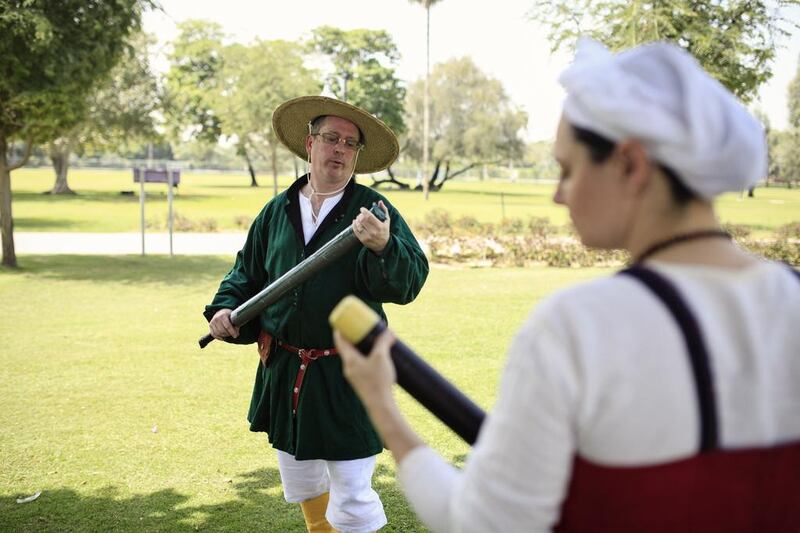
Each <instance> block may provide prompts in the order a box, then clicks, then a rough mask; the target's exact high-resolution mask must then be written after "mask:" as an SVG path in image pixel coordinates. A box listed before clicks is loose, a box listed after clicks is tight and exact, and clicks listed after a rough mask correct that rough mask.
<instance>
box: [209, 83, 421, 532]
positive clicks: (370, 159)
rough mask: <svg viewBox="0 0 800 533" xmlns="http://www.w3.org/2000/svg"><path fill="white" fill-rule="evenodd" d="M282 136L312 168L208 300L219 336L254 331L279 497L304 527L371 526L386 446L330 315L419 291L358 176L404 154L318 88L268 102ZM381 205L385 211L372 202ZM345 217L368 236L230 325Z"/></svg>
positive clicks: (415, 269)
mask: <svg viewBox="0 0 800 533" xmlns="http://www.w3.org/2000/svg"><path fill="white" fill-rule="evenodd" d="M272 122H273V129H274V131H275V133H276V135H277V136H278V138H279V139H280V140H281V142H282V143H283V144H284V145H285V146H286V147H287V148H289V150H291V151H292V152H293V153H295V154H296V155H297V156H298V157H301V158H303V159H306V160H307V161H308V164H309V172H308V173H307V174H306V175H304V176H302V177H300V178H299V179H298V180H296V181H295V182H294V183H293V184H292V185H291V186H290V187H289V188H288V189H287V190H286V191H284V192H282V193H281V194H279V195H278V196H276V197H275V198H273V199H272V200H271V201H269V202H268V203H267V204H266V205H265V206H264V208H263V209H262V210H261V212H260V213H259V214H258V216H257V217H256V219H255V221H254V222H253V225H252V226H251V227H250V231H249V233H248V235H247V241H246V242H245V244H244V247H243V248H242V250H241V251H240V252H239V253H238V254H237V256H236V262H235V264H234V266H233V268H232V269H231V271H230V272H229V273H228V274H227V275H226V276H225V278H224V279H223V280H222V283H221V284H220V287H219V290H218V291H217V294H216V295H215V296H214V300H213V301H212V303H211V304H210V305H208V306H206V309H205V312H204V315H205V317H206V319H208V320H209V327H210V330H211V334H212V335H213V336H214V338H216V339H224V340H226V341H228V342H234V343H240V344H248V343H253V342H258V346H259V355H260V356H261V357H260V361H259V364H258V370H257V372H256V378H255V386H254V389H253V395H252V399H251V402H250V410H249V413H248V420H249V421H250V430H251V431H266V432H267V435H268V436H269V442H270V443H271V444H272V446H273V447H274V448H276V449H277V450H278V452H277V453H278V465H279V469H280V473H281V481H282V484H283V490H284V496H285V498H286V500H287V501H288V502H298V503H300V504H301V507H302V509H303V514H304V516H305V519H306V525H307V527H308V530H309V531H332V529H331V525H332V526H333V527H335V528H336V529H337V530H339V531H342V532H353V533H360V532H365V531H375V530H377V529H380V528H381V527H383V526H384V525H385V524H386V515H385V514H384V512H383V506H382V505H381V502H380V499H379V498H378V495H377V493H376V492H375V491H374V490H373V489H372V473H373V470H374V467H375V458H376V455H377V454H378V453H380V451H381V450H382V449H383V445H382V443H381V441H380V439H379V438H378V436H377V434H376V433H375V430H374V429H373V427H372V424H371V423H370V421H369V419H368V417H367V415H366V412H365V411H364V407H363V406H362V405H361V402H360V401H359V400H358V398H357V397H356V395H355V394H354V392H353V390H352V389H351V388H350V385H349V384H348V383H347V382H346V381H345V379H344V377H343V375H342V365H341V361H340V360H339V357H338V356H337V354H336V350H335V349H334V348H333V339H332V332H331V328H330V326H329V324H328V320H327V317H328V315H329V314H330V312H331V310H332V309H333V307H334V306H335V305H336V304H337V303H338V302H339V301H340V300H341V299H342V298H343V297H344V296H346V295H348V294H355V295H356V296H358V297H360V298H361V299H362V300H364V301H365V302H367V304H368V305H370V306H371V307H372V308H373V309H375V311H377V312H378V313H379V314H380V315H381V316H382V317H383V318H384V319H385V318H386V315H385V314H384V312H383V309H382V305H381V304H382V303H385V302H391V303H396V304H406V303H408V302H410V301H412V300H413V299H414V298H415V297H416V296H417V294H418V293H419V291H420V289H421V288H422V285H423V283H424V282H425V279H426V277H427V275H428V262H427V259H426V258H425V255H424V253H423V252H422V250H421V249H420V247H419V244H418V243H417V241H416V239H415V238H414V235H413V234H412V233H411V230H410V229H409V227H408V226H407V225H406V223H405V221H404V220H403V218H402V217H401V216H400V214H399V213H398V212H397V210H396V209H395V208H394V207H392V205H391V204H390V203H389V202H388V201H387V200H386V199H385V198H384V197H383V196H381V195H380V194H378V193H377V192H375V191H374V190H372V189H370V188H368V187H365V186H363V185H360V184H357V183H356V182H355V176H354V175H355V174H357V173H370V172H377V171H379V170H383V169H384V168H386V167H388V166H389V165H390V164H392V162H393V161H394V160H395V159H396V158H397V154H398V151H399V150H398V144H397V138H396V137H395V135H394V133H393V132H392V131H391V130H390V129H389V128H388V127H387V126H386V125H385V124H384V123H383V122H381V121H380V120H378V119H376V118H375V117H373V116H372V115H370V114H369V113H367V112H365V111H364V110H362V109H360V108H357V107H355V106H352V105H349V104H346V103H344V102H340V101H338V100H334V99H331V98H326V97H321V96H304V97H300V98H295V99H292V100H289V101H288V102H285V103H283V104H281V105H280V106H279V107H278V108H277V109H276V110H275V112H274V113H273V119H272ZM374 202H377V203H378V205H379V206H380V207H381V209H383V211H384V213H385V214H386V220H385V221H383V222H381V221H380V220H379V219H378V218H377V217H375V216H374V215H373V214H372V213H370V212H369V211H368V209H367V208H369V207H370V206H371V205H372V204H373V203H374ZM348 225H352V227H353V231H354V234H355V236H356V237H357V238H358V240H359V241H360V242H361V243H362V244H363V246H359V247H356V248H354V249H352V250H351V251H349V252H348V253H346V254H345V255H344V256H343V257H341V258H339V259H337V260H336V261H334V262H333V263H332V264H330V265H328V266H327V267H325V268H324V269H323V270H322V271H321V272H319V273H317V274H316V275H315V276H314V277H312V278H311V279H310V280H308V281H306V282H305V283H303V284H302V285H300V286H299V287H297V288H295V289H294V290H292V291H291V292H289V293H288V294H287V295H286V296H284V297H283V298H282V299H281V300H280V301H278V302H276V303H275V304H273V305H271V306H269V307H268V308H267V309H265V310H264V311H263V312H262V313H261V315H260V316H259V318H258V320H253V321H251V322H250V323H248V324H245V325H242V326H241V327H235V326H234V325H233V324H232V323H231V320H230V313H231V310H232V309H234V308H236V307H237V306H239V305H240V304H241V303H243V302H245V301H246V300H247V299H249V298H250V297H252V296H253V295H255V294H256V293H258V292H259V291H260V290H261V289H263V288H264V287H265V286H267V285H268V284H269V283H271V282H273V281H274V280H276V279H277V278H279V277H280V276H281V275H282V274H284V273H285V272H286V271H288V270H289V269H291V268H292V267H294V266H295V265H297V264H298V263H300V262H301V261H303V260H304V259H305V258H306V257H308V256H310V255H311V254H313V253H314V252H315V251H316V250H317V249H319V248H320V247H321V246H322V245H324V244H325V243H326V242H328V241H329V240H330V239H332V238H333V237H335V236H336V235H337V234H338V233H340V232H341V231H342V230H343V229H345V228H347V226H348Z"/></svg>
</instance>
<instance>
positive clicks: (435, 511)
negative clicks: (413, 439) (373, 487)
mask: <svg viewBox="0 0 800 533" xmlns="http://www.w3.org/2000/svg"><path fill="white" fill-rule="evenodd" d="M397 477H398V479H399V480H400V484H401V485H402V487H403V491H404V492H405V494H406V499H407V500H408V501H409V503H410V504H411V506H412V507H413V508H414V511H415V512H416V513H417V515H418V516H419V517H420V519H422V521H423V522H424V523H425V525H426V526H428V528H430V530H431V531H434V532H444V531H449V530H450V499H451V495H452V493H453V490H454V489H455V487H456V483H457V482H458V481H459V478H460V472H459V470H458V469H456V468H455V467H453V466H452V465H450V464H449V463H447V462H446V461H445V460H444V459H442V457H441V456H440V455H439V454H438V453H436V452H435V451H434V450H432V449H431V448H429V447H427V446H417V447H416V448H414V449H413V450H411V451H410V452H408V454H407V455H406V456H405V457H404V458H403V460H402V461H401V462H400V464H399V465H398V471H397Z"/></svg>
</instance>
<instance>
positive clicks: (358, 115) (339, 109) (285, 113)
mask: <svg viewBox="0 0 800 533" xmlns="http://www.w3.org/2000/svg"><path fill="white" fill-rule="evenodd" d="M323 115H333V116H336V117H340V118H343V119H345V120H349V121H350V122H352V123H353V124H355V125H356V127H358V129H359V130H361V135H362V139H361V142H363V143H364V148H362V149H361V151H360V152H359V154H358V160H357V161H356V168H355V170H353V173H354V174H367V173H370V172H378V171H379V170H383V169H385V168H386V167H388V166H389V165H391V164H392V163H394V160H395V159H397V155H398V153H399V152H400V145H399V144H398V143H397V137H396V136H395V134H394V132H393V131H392V130H391V129H389V126H387V125H386V124H384V123H383V122H381V121H380V120H378V119H377V118H375V117H374V116H373V115H371V114H369V113H367V112H366V111H364V110H363V109H360V108H358V107H356V106H354V105H351V104H348V103H346V102H342V101H341V100H336V99H335V98H328V97H326V96H301V97H299V98H292V99H291V100H287V101H286V102H284V103H282V104H281V105H279V106H278V108H277V109H275V112H274V113H272V129H273V130H274V131H275V135H277V136H278V139H280V141H281V142H282V143H283V145H284V146H286V148H288V149H289V150H291V151H292V153H294V154H295V155H296V156H297V157H299V158H300V159H303V160H305V159H308V152H306V136H307V135H308V123H309V122H311V121H312V120H314V119H315V118H317V117H321V116H323Z"/></svg>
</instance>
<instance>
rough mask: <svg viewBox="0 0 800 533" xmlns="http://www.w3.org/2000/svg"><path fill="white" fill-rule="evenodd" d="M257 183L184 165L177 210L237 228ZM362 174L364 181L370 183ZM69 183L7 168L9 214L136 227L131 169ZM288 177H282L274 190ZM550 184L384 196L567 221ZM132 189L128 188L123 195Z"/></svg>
mask: <svg viewBox="0 0 800 533" xmlns="http://www.w3.org/2000/svg"><path fill="white" fill-rule="evenodd" d="M259 180H260V183H261V187H258V188H253V187H250V186H249V183H250V181H249V178H248V177H247V176H246V175H245V174H213V173H197V172H195V173H193V172H189V171H187V172H184V173H182V176H181V185H180V188H179V192H178V193H177V195H176V197H175V200H174V210H175V212H176V213H177V214H178V215H180V216H182V217H184V218H185V219H188V220H189V221H191V222H193V223H196V224H198V225H200V226H201V227H202V223H203V222H204V221H209V220H212V221H213V223H214V225H215V226H216V228H217V230H220V231H234V230H239V231H243V230H244V229H246V227H247V225H248V224H249V221H250V220H252V219H253V217H255V215H256V214H257V213H258V211H259V210H260V209H261V207H262V206H263V205H264V204H265V203H266V202H267V201H268V200H269V199H270V198H272V185H271V183H272V178H271V176H268V175H262V176H260V177H259ZM370 181H371V180H370V179H369V178H362V182H363V183H370ZM69 183H70V186H71V187H72V188H73V189H74V190H75V191H76V192H78V195H77V196H57V197H52V196H49V195H43V194H42V191H47V190H49V189H50V188H51V187H52V185H53V172H52V170H51V169H48V168H39V169H26V168H23V169H20V170H17V171H14V172H13V173H12V191H13V214H14V220H15V229H16V230H17V231H77V232H81V231H83V232H112V233H113V232H131V231H133V232H135V231H139V225H140V208H139V197H138V190H139V185H138V184H134V183H133V178H132V172H131V171H130V170H98V169H76V170H73V171H71V172H70V178H69ZM289 183H290V178H289V177H283V178H281V180H280V183H279V187H280V190H282V189H283V188H286V187H287V186H288V185H289ZM553 187H554V185H552V184H534V183H530V182H528V183H524V182H523V183H508V182H505V181H484V182H482V181H458V180H455V181H453V182H450V183H447V185H446V186H445V187H444V189H442V191H440V192H436V193H432V194H431V195H430V200H429V201H428V202H425V201H424V199H423V198H422V194H421V193H420V192H417V191H398V190H388V191H386V192H385V194H386V195H387V197H388V198H389V200H390V201H391V202H392V203H394V204H395V206H396V207H397V208H398V209H399V210H400V212H401V213H402V214H403V216H404V217H405V218H406V220H408V221H409V222H411V223H412V224H413V223H414V222H418V221H422V219H423V218H424V216H425V213H427V212H429V211H430V210H432V209H436V208H440V209H445V210H447V211H449V212H450V213H451V214H452V216H453V217H454V218H458V217H460V216H464V215H471V216H474V217H476V218H477V219H478V220H480V221H482V222H499V221H500V220H501V219H502V218H503V217H504V216H505V217H507V218H522V219H527V218H528V217H529V216H537V217H547V218H549V219H550V221H551V222H552V223H553V224H555V225H563V224H566V223H567V222H568V216H567V212H566V209H564V208H562V207H560V206H556V205H555V204H553V202H552V199H551V198H552V194H553ZM122 191H133V192H134V195H122V194H120V193H121V192H122ZM145 197H146V198H147V205H146V207H145V216H146V219H147V221H148V222H149V223H150V224H151V225H152V226H153V228H154V229H159V228H160V229H162V230H163V229H164V228H165V227H166V217H167V200H166V186H165V185H163V184H155V183H150V184H147V186H146V195H145ZM717 207H718V211H719V214H720V217H721V219H722V221H723V222H730V223H735V224H744V225H748V226H750V227H751V228H752V229H753V230H754V235H756V236H758V235H761V234H768V233H770V232H772V231H773V230H775V228H777V227H779V226H782V225H784V224H787V223H789V222H793V221H796V220H800V189H785V188H759V189H757V190H756V197H755V198H742V197H741V195H739V194H727V195H724V196H723V197H722V198H720V199H719V200H718V202H717Z"/></svg>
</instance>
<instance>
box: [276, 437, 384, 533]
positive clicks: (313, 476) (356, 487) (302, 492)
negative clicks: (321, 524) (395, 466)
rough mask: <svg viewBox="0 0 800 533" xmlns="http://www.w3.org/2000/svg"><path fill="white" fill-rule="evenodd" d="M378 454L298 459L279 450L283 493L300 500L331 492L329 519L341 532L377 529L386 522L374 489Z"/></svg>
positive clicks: (296, 500) (352, 532)
mask: <svg viewBox="0 0 800 533" xmlns="http://www.w3.org/2000/svg"><path fill="white" fill-rule="evenodd" d="M375 459H376V456H372V457H366V458H364V459H354V460H352V461H323V460H320V459H311V460H306V461H297V460H296V459H295V458H294V457H293V456H291V455H289V454H288V453H286V452H282V451H280V450H278V468H279V469H280V472H281V483H282V484H283V496H284V498H285V499H286V501H287V502H289V503H300V502H303V501H306V500H310V499H312V498H316V497H317V496H319V495H320V494H323V493H325V492H330V499H329V501H328V511H327V513H326V518H327V519H328V522H330V524H331V525H332V526H333V527H334V528H336V529H337V530H339V531H341V532H342V533H366V532H368V531H377V530H378V529H380V528H382V527H383V526H385V525H386V514H384V512H383V504H381V500H380V498H379V497H378V493H377V492H375V491H374V490H373V489H372V473H373V471H374V470H375Z"/></svg>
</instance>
